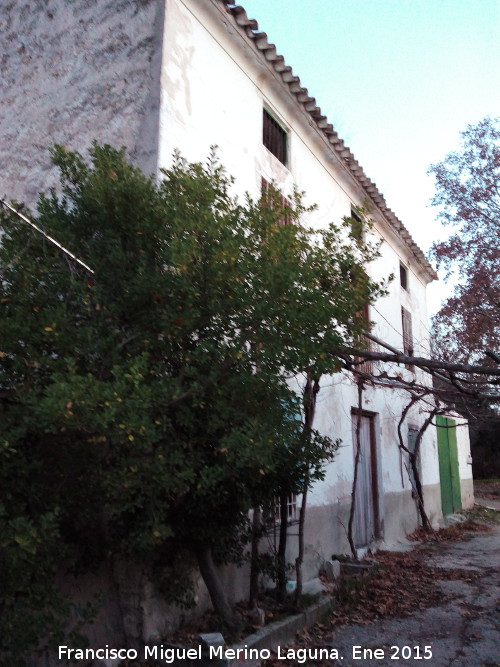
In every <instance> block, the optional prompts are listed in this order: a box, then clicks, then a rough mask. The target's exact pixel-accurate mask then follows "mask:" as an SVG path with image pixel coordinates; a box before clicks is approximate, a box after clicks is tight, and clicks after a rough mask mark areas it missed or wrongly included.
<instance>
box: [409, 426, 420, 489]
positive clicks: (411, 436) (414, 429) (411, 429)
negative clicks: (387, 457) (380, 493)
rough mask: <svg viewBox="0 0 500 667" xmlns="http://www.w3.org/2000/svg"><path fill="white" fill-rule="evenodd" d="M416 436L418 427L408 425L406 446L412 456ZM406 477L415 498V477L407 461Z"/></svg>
mask: <svg viewBox="0 0 500 667" xmlns="http://www.w3.org/2000/svg"><path fill="white" fill-rule="evenodd" d="M417 436H418V426H414V425H413V424H409V425H408V445H407V446H408V449H409V451H410V452H411V453H412V454H415V446H416V444H417ZM417 460H418V459H417ZM417 465H418V464H417ZM408 475H409V478H410V484H411V495H412V496H413V497H414V498H416V497H417V491H416V485H415V475H414V473H413V468H412V465H411V462H410V461H408Z"/></svg>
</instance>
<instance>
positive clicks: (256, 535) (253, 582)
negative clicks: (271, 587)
mask: <svg viewBox="0 0 500 667" xmlns="http://www.w3.org/2000/svg"><path fill="white" fill-rule="evenodd" d="M261 519H262V510H261V509H260V507H256V508H254V511H253V520H252V551H251V560H250V594H249V603H250V606H251V607H255V605H256V604H257V599H258V597H259V563H258V558H259V542H260V534H261V525H260V524H261Z"/></svg>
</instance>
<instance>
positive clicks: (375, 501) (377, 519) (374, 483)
mask: <svg viewBox="0 0 500 667" xmlns="http://www.w3.org/2000/svg"><path fill="white" fill-rule="evenodd" d="M358 415H359V416H361V417H365V418H367V419H368V420H369V438H370V443H369V448H370V473H369V480H370V485H371V489H370V490H371V493H370V496H371V503H372V510H373V536H372V538H373V539H374V540H378V539H380V538H381V536H382V530H381V508H380V493H379V489H380V484H379V479H380V466H379V457H378V448H377V439H376V429H375V421H376V418H377V413H376V412H370V411H368V410H359V408H351V424H352V426H351V430H352V444H353V447H352V451H353V464H354V462H355V461H356V450H357V442H356V428H355V425H356V417H357V416H358ZM353 477H354V465H353ZM358 480H359V469H358ZM357 512H359V507H358V503H355V506H354V516H355V517H356V514H357ZM356 540H357V538H356V535H354V541H355V542H356ZM369 544H370V542H369V543H368V544H364V545H360V544H356V548H359V549H362V548H364V547H367V546H369Z"/></svg>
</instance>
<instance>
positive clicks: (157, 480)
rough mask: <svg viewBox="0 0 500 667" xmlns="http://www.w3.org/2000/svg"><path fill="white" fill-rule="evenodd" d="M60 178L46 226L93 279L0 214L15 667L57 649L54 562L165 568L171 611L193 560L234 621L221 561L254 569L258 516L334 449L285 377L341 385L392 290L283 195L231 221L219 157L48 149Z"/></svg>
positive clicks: (4, 491)
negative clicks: (342, 368)
mask: <svg viewBox="0 0 500 667" xmlns="http://www.w3.org/2000/svg"><path fill="white" fill-rule="evenodd" d="M53 160H54V162H55V164H56V165H57V166H58V167H59V169H60V172H61V188H60V192H59V194H56V192H55V191H53V192H50V193H49V194H48V195H46V196H41V198H40V200H39V202H38V214H37V217H36V222H37V224H38V225H39V226H40V227H41V228H43V229H45V230H46V231H48V232H50V234H51V236H52V237H55V238H57V239H58V241H59V242H60V243H61V244H63V245H64V246H65V247H67V248H70V249H71V250H72V251H73V252H74V253H75V254H76V255H78V256H79V257H80V258H82V259H84V260H85V262H86V263H87V264H88V266H89V267H90V268H91V269H92V271H93V273H91V272H90V271H87V270H86V269H84V268H82V267H81V265H79V264H77V263H76V262H75V261H74V260H73V259H71V258H70V257H68V255H67V254H65V253H62V252H60V251H59V250H57V249H55V248H54V247H53V246H51V245H50V244H47V243H46V241H45V240H44V239H43V237H41V236H40V235H39V234H38V233H37V232H35V231H33V229H32V228H30V227H29V226H28V225H26V224H25V222H23V221H22V220H20V219H18V218H17V217H16V216H14V215H12V214H10V213H3V214H2V217H1V229H2V233H3V236H2V245H1V248H0V262H1V266H2V269H1V282H0V302H1V308H2V313H1V314H2V317H1V325H0V326H1V333H0V340H1V352H0V392H1V403H0V410H1V416H0V418H1V421H2V437H1V441H0V457H1V465H0V471H1V472H0V489H1V491H0V524H1V527H2V541H1V542H0V562H1V564H2V566H3V567H4V569H5V570H6V571H7V572H8V573H9V577H8V580H7V582H6V595H5V596H4V600H3V602H2V612H3V614H2V619H1V620H0V637H1V639H0V651H3V652H4V653H5V652H9V651H11V661H12V664H14V662H13V660H14V657H12V656H15V655H16V654H15V647H16V646H17V647H18V648H19V647H22V650H26V651H28V650H31V649H33V648H34V647H36V646H39V645H40V641H41V640H42V639H43V640H47V639H48V637H49V636H50V637H51V638H52V640H53V641H56V640H57V639H59V638H60V636H61V635H60V634H58V632H59V631H62V627H63V625H64V624H63V623H62V624H59V625H58V623H59V620H60V618H63V617H64V609H63V607H62V606H61V605H62V601H61V600H59V598H58V597H57V589H56V588H55V586H54V583H53V575H54V574H55V572H56V570H57V568H58V564H59V563H60V561H61V560H62V559H64V562H65V563H66V564H67V566H68V567H72V568H74V570H75V571H82V570H83V571H85V570H87V569H89V568H91V567H95V566H96V565H97V564H99V562H101V561H103V560H104V559H109V558H112V557H118V558H123V559H131V560H135V561H137V562H138V563H140V564H141V566H142V567H144V568H145V569H146V570H147V571H149V572H151V571H152V570H154V571H155V573H156V575H157V580H159V581H161V573H162V572H165V571H166V570H167V569H168V572H169V576H168V577H165V582H170V586H167V585H166V584H165V586H164V587H163V590H164V593H165V595H166V596H167V598H168V599H170V600H174V601H178V602H179V601H182V600H185V599H186V596H188V594H189V591H188V590H186V585H185V582H186V581H189V579H188V578H187V577H185V576H181V572H182V568H183V567H184V568H185V566H186V565H189V564H190V563H191V562H193V563H197V565H198V566H199V568H200V570H201V573H202V575H203V577H204V579H205V582H206V583H207V587H208V589H209V592H210V595H211V598H212V601H213V603H214V606H215V608H216V610H217V612H218V613H219V614H220V615H221V616H222V617H223V619H224V620H225V622H226V623H227V624H228V625H233V624H234V619H233V617H232V614H231V610H230V608H229V606H228V604H227V601H226V599H225V595H224V591H223V589H222V587H221V585H220V582H219V581H218V577H217V573H216V570H215V568H214V563H216V562H220V561H224V560H229V559H232V558H234V559H237V558H238V557H239V556H240V555H241V548H242V544H243V542H244V540H242V538H241V535H242V529H243V527H244V525H245V519H246V516H247V513H248V510H249V508H251V507H256V506H258V505H263V504H266V503H268V502H269V501H270V498H271V497H274V496H279V495H280V494H282V492H283V488H282V487H283V484H286V485H288V486H287V489H290V490H292V491H293V490H294V489H295V488H301V485H302V484H303V480H304V479H305V477H307V476H308V479H310V480H311V482H312V481H313V480H314V479H317V478H319V477H321V475H322V465H323V463H324V462H325V461H327V460H329V459H330V458H331V457H332V454H333V451H334V449H335V443H333V442H332V441H330V440H329V439H328V438H325V437H322V436H320V435H319V434H318V433H316V432H315V431H314V429H307V430H305V429H304V428H303V426H302V423H301V422H300V420H296V419H291V418H290V414H291V413H293V412H294V411H296V407H295V401H296V396H295V394H294V392H293V391H292V390H291V389H290V387H289V382H288V380H289V378H290V377H292V376H294V375H297V374H298V373H301V372H305V371H307V370H309V369H311V368H312V367H313V368H314V372H315V374H316V375H318V374H321V373H325V372H332V371H334V370H336V369H338V367H339V362H338V359H337V358H336V356H335V350H338V349H340V348H341V347H343V346H344V345H350V346H352V345H353V344H354V343H355V341H356V340H357V339H358V338H359V335H360V333H361V331H362V329H363V327H364V326H366V323H364V322H362V321H361V320H360V318H359V317H357V316H356V313H358V312H359V311H360V310H361V309H362V307H363V305H364V304H365V303H366V302H368V301H370V300H371V299H373V298H374V297H375V296H376V295H377V294H378V293H379V292H380V286H379V285H377V284H375V283H373V282H372V281H371V280H370V279H369V278H368V277H367V274H366V272H365V270H364V268H363V267H364V265H365V264H366V262H367V261H370V260H371V259H372V258H373V257H374V255H375V254H376V251H375V250H374V249H373V248H371V247H369V246H368V245H366V244H364V243H363V242H362V241H360V239H359V235H357V236H358V238H357V240H356V242H355V243H354V242H353V238H352V237H351V236H350V232H349V227H348V225H347V223H346V224H344V225H343V224H341V225H340V226H339V227H336V226H335V225H331V226H330V227H329V228H328V229H326V230H325V231H322V232H317V231H316V232H313V231H312V230H310V229H308V228H307V227H306V226H305V225H304V224H302V222H301V220H302V218H303V217H304V214H305V209H304V207H303V206H302V204H301V199H300V196H298V195H297V196H296V199H295V203H294V206H293V210H290V211H287V215H289V216H291V217H292V218H293V223H294V224H290V225H286V226H283V225H280V224H278V222H279V220H280V219H281V218H282V217H283V209H282V208H281V204H280V203H279V201H278V199H277V198H276V199H274V198H273V197H272V196H271V197H267V198H266V201H260V202H254V201H252V200H250V199H247V200H246V201H245V203H244V204H241V203H238V202H237V201H236V200H235V199H233V198H232V197H231V194H230V189H231V183H232V181H231V179H230V178H228V176H227V175H226V174H225V172H224V170H223V169H222V168H221V167H220V166H219V165H218V163H217V161H216V160H214V159H213V157H212V158H210V159H209V161H208V162H207V164H206V165H201V164H187V163H186V162H184V161H183V160H182V159H180V158H177V159H176V161H175V163H174V165H173V167H172V168H171V169H169V170H166V171H165V172H164V173H163V177H162V178H161V179H160V180H159V181H158V182H156V181H155V180H153V179H149V178H146V177H145V176H144V175H143V174H142V173H141V172H140V171H138V170H137V169H135V168H134V167H132V166H131V165H130V164H128V163H127V161H126V159H125V157H124V154H123V153H122V152H119V151H116V150H114V149H112V148H111V147H109V146H103V147H100V146H97V145H94V146H93V148H92V149H91V150H90V161H89V162H87V161H85V160H84V159H83V158H82V156H81V155H79V154H78V153H71V152H66V151H65V150H63V149H62V148H60V147H56V149H55V150H54V151H53ZM285 469H286V471H287V474H286V475H283V470H285ZM243 532H244V531H243ZM172 573H173V574H172ZM176 573H178V576H176ZM183 582H184V583H183ZM59 603H61V604H59ZM58 605H59V606H58ZM58 614H59V615H58ZM28 618H29V619H30V621H29V623H28V622H27V621H26V619H28ZM56 643H57V642H56ZM42 645H43V642H42ZM20 650H21V649H20Z"/></svg>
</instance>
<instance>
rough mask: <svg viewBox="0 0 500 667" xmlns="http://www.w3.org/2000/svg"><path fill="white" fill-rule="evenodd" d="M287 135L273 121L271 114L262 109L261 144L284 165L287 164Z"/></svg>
mask: <svg viewBox="0 0 500 667" xmlns="http://www.w3.org/2000/svg"><path fill="white" fill-rule="evenodd" d="M287 139H288V137H287V133H286V131H285V130H284V129H283V128H282V127H281V125H280V124H279V123H278V122H277V121H276V120H274V118H273V117H272V116H271V114H270V113H269V112H268V111H266V110H265V109H264V116H263V130H262V143H263V144H264V146H265V147H266V148H267V149H268V150H269V151H271V153H272V154H273V155H274V156H275V157H276V158H278V160H279V161H280V162H282V163H283V164H285V165H286V162H287Z"/></svg>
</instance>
